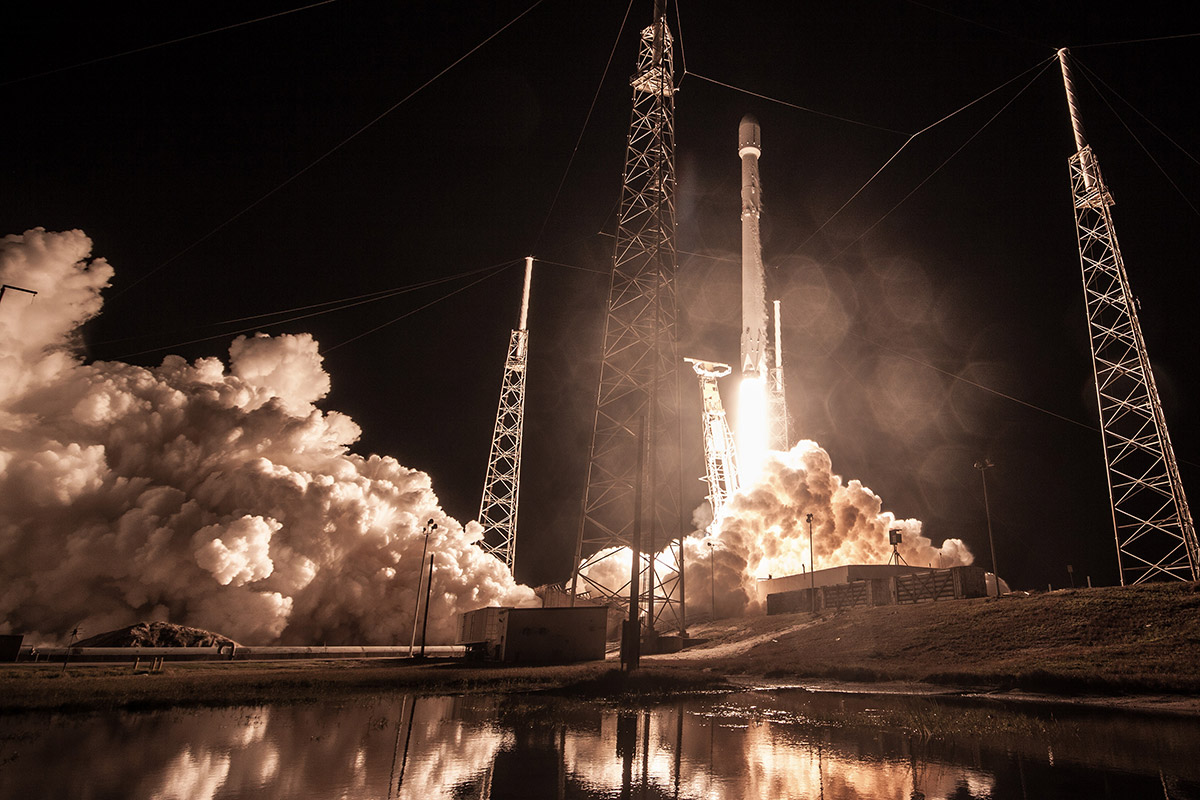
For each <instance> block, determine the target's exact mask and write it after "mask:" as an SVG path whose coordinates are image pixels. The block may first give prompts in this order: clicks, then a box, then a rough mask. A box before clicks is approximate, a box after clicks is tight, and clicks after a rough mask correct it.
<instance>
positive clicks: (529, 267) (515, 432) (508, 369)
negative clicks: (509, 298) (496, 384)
mask: <svg viewBox="0 0 1200 800" xmlns="http://www.w3.org/2000/svg"><path fill="white" fill-rule="evenodd" d="M532 277H533V256H527V257H526V258H525V289H524V291H523V292H522V293H521V319H520V322H519V323H518V325H517V329H516V330H515V331H513V332H512V334H511V335H510V336H509V339H508V358H507V359H506V360H505V362H504V380H503V382H502V383H501V385H500V406H499V408H497V409H496V428H495V430H494V432H493V433H492V450H491V454H490V455H489V456H488V466H487V474H486V475H485V476H484V478H483V499H482V500H481V501H480V503H479V524H480V525H482V526H483V540H482V541H480V543H479V544H480V546H481V547H482V548H483V549H484V552H487V553H491V554H492V555H494V556H495V557H496V558H498V559H500V560H501V561H503V562H504V564H505V566H507V567H508V568H509V570H512V568H513V558H514V557H515V556H516V549H517V500H518V499H519V495H520V491H521V439H522V435H523V431H524V429H525V376H526V366H527V364H528V359H529V329H528V328H527V327H526V323H527V321H528V318H529V282H530V279H531V278H532Z"/></svg>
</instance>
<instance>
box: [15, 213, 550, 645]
mask: <svg viewBox="0 0 1200 800" xmlns="http://www.w3.org/2000/svg"><path fill="white" fill-rule="evenodd" d="M91 246H92V243H91V241H90V240H89V239H88V238H87V237H86V236H85V235H84V234H83V233H82V232H79V231H70V232H66V233H47V232H45V231H44V230H41V229H36V230H32V231H28V232H26V233H25V234H24V235H21V236H8V237H5V238H4V240H3V241H2V242H0V282H2V283H7V284H12V285H16V286H21V287H24V288H27V289H32V290H34V291H37V292H38V294H37V296H36V298H34V300H33V302H32V303H28V302H22V303H11V304H10V302H9V299H10V298H9V296H7V295H6V296H5V299H4V301H3V303H2V304H0V305H2V306H3V307H2V308H0V497H3V498H4V502H3V504H2V505H0V614H2V615H3V616H2V618H3V620H4V622H3V623H2V624H0V632H8V631H15V632H21V633H25V634H27V635H29V638H30V639H32V640H38V639H43V640H47V639H48V640H54V639H58V640H61V639H62V637H63V636H64V635H65V634H66V633H67V632H69V631H70V630H71V629H72V628H73V627H75V626H77V625H78V626H79V627H80V628H81V629H82V631H83V632H84V633H85V634H92V633H99V632H101V631H105V630H109V629H112V628H118V627H121V626H124V625H128V624H132V623H135V622H139V621H143V620H161V621H170V622H177V623H182V624H187V625H195V626H198V627H202V628H208V629H211V630H215V631H217V632H220V633H223V634H225V635H227V636H230V637H232V638H234V639H237V640H239V641H242V642H244V643H248V644H268V643H272V642H276V641H279V642H284V643H303V644H311V643H321V642H326V643H329V644H343V643H346V644H396V643H404V644H407V643H408V640H409V636H410V631H411V627H410V626H411V625H412V612H413V605H414V599H415V592H416V588H417V580H418V578H417V576H418V571H419V570H420V568H421V565H420V564H419V563H418V562H419V560H420V554H421V548H422V544H423V534H422V526H424V525H425V524H426V523H427V521H429V520H432V521H433V522H434V523H436V524H437V529H436V530H435V531H434V532H433V534H432V535H431V536H430V537H429V548H430V552H431V553H433V554H434V561H435V573H434V581H433V592H432V602H431V605H430V615H429V623H430V631H429V637H430V639H431V641H447V640H450V639H451V638H452V636H453V631H454V625H455V615H456V614H457V613H458V612H461V611H464V610H468V609H472V608H477V607H480V606H484V605H488V604H504V605H536V604H537V600H536V598H535V597H534V595H533V592H532V590H530V589H529V588H527V587H524V586H520V585H518V584H516V583H515V582H514V581H513V578H512V575H511V574H510V572H509V571H508V569H507V568H505V567H504V566H503V565H502V564H501V563H500V562H499V561H498V560H496V559H495V558H493V557H491V556H488V555H486V554H484V553H483V552H482V551H481V550H480V549H479V548H478V547H476V546H474V545H473V544H472V543H473V542H474V541H475V540H477V539H478V538H479V537H480V534H481V530H480V528H479V526H478V524H476V523H470V524H469V525H467V526H466V528H464V527H463V526H462V525H460V524H459V523H458V522H457V521H455V520H454V519H451V518H450V517H447V516H446V514H445V512H444V511H442V509H441V508H440V506H439V504H438V499H437V496H436V495H435V494H434V492H433V490H432V488H431V486H430V479H429V476H428V475H426V474H425V473H423V472H420V471H417V470H414V469H409V468H408V467H404V466H402V465H401V464H399V463H398V462H396V461H395V460H394V459H392V458H389V457H386V456H377V455H372V456H369V457H364V456H360V455H357V454H354V453H351V452H350V450H349V446H350V445H351V444H352V443H353V442H354V441H355V440H356V439H357V438H358V436H359V434H360V430H359V428H358V426H357V425H356V424H355V423H354V422H353V421H352V420H351V419H350V418H349V417H347V416H345V415H343V414H340V413H338V412H336V411H323V410H321V409H319V408H317V407H316V406H315V405H314V404H315V403H316V402H318V401H319V400H320V399H321V398H323V397H324V396H325V395H326V394H327V393H328V391H329V388H330V383H329V375H328V374H326V373H325V371H324V370H323V368H322V364H321V361H322V359H321V356H320V354H319V352H318V348H317V343H316V342H315V341H314V340H313V339H312V337H311V336H309V335H307V334H299V335H283V336H276V337H268V336H264V335H261V334H260V335H257V336H254V337H244V336H243V337H238V338H237V339H236V340H235V341H234V342H233V343H232V345H231V346H230V348H229V361H228V365H226V364H225V363H223V362H222V361H221V360H220V359H218V358H202V359H199V360H197V361H195V362H194V363H188V362H186V361H184V360H183V359H182V358H179V357H177V356H168V357H166V358H165V359H164V360H163V362H162V364H161V365H160V366H158V367H155V368H151V369H147V368H143V367H138V366H133V365H130V364H123V363H118V362H96V363H93V364H86V365H85V364H83V363H82V362H81V361H80V360H79V359H78V358H77V357H75V356H74V355H73V354H72V352H71V345H72V343H73V342H74V341H75V340H76V339H77V337H78V334H77V329H78V327H79V326H80V325H81V324H82V323H83V322H85V321H86V320H88V319H89V318H91V317H93V316H95V315H96V314H97V313H99V311H100V306H101V299H100V291H101V289H103V288H104V287H105V286H107V285H108V282H109V280H110V279H111V277H112V275H113V270H112V267H110V266H109V265H108V264H107V263H106V262H105V261H104V260H103V259H99V258H97V259H94V260H90V259H89V256H90V253H91Z"/></svg>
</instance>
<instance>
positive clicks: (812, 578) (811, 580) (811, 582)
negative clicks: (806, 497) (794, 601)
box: [804, 514, 817, 591]
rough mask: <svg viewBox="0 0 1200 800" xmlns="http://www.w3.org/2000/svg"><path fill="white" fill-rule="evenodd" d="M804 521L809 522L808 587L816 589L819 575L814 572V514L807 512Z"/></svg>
mask: <svg viewBox="0 0 1200 800" xmlns="http://www.w3.org/2000/svg"><path fill="white" fill-rule="evenodd" d="M804 521H805V522H807V523H808V588H810V589H812V590H813V591H816V588H817V576H816V575H815V574H813V543H812V514H805V515H804Z"/></svg>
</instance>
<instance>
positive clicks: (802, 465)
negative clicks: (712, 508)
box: [720, 440, 974, 578]
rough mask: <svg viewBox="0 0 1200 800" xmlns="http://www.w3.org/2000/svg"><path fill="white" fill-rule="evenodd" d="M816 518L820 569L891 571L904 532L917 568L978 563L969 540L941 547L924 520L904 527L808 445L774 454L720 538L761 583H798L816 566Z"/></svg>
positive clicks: (734, 502)
mask: <svg viewBox="0 0 1200 800" xmlns="http://www.w3.org/2000/svg"><path fill="white" fill-rule="evenodd" d="M808 514H812V515H813V520H812V543H813V546H812V550H813V554H812V555H813V558H812V563H813V565H814V567H815V568H816V569H824V568H826V567H834V566H839V565H842V564H882V563H885V562H886V561H887V560H888V556H889V555H890V553H891V549H892V548H891V545H890V544H889V543H888V531H889V530H894V529H897V528H898V529H899V530H900V531H901V534H902V537H903V543H902V544H901V545H900V555H901V556H902V557H903V558H904V560H905V561H906V562H907V563H909V564H912V565H914V566H930V565H932V566H935V567H938V566H942V567H952V566H959V565H966V564H970V563H971V561H972V560H973V559H974V557H973V556H972V555H971V553H970V551H969V550H967V547H966V545H965V544H964V543H963V542H962V540H960V539H947V540H946V541H945V542H943V543H942V545H941V547H934V546H933V543H932V542H931V541H930V540H929V539H928V538H926V537H925V536H922V535H921V523H920V521H919V520H915V519H905V520H897V519H896V517H895V516H894V515H893V514H892V513H891V512H888V511H883V501H882V500H881V499H880V498H879V496H878V495H876V494H875V493H874V492H872V491H871V490H870V489H868V488H867V487H865V486H863V485H862V483H860V482H859V481H857V480H851V481H850V482H849V483H843V482H842V478H841V476H840V475H836V474H834V472H833V463H832V461H831V459H830V458H829V454H828V453H827V452H825V451H824V450H823V449H822V448H821V447H820V445H818V444H817V443H816V442H813V441H807V440H806V441H802V442H800V443H798V444H797V445H796V446H795V447H793V448H792V449H791V451H790V452H787V453H772V454H771V455H770V456H769V457H768V459H767V462H766V464H765V465H764V468H763V472H762V475H761V476H760V477H759V479H758V480H757V482H755V483H754V484H753V485H751V486H748V487H746V488H745V489H743V490H742V491H740V492H738V493H737V494H735V495H734V496H733V497H732V498H730V501H729V504H728V507H727V510H726V514H725V518H724V520H722V522H721V531H720V538H721V541H722V542H723V543H725V544H726V545H727V546H728V547H729V548H731V549H733V550H737V551H739V552H741V553H744V557H745V559H746V562H747V569H748V571H749V572H750V573H752V574H753V575H755V576H757V577H760V578H762V577H766V576H767V575H792V574H795V573H797V572H800V571H801V569H802V567H805V566H807V565H808V563H809V546H808V522H807V520H806V517H807V515H808Z"/></svg>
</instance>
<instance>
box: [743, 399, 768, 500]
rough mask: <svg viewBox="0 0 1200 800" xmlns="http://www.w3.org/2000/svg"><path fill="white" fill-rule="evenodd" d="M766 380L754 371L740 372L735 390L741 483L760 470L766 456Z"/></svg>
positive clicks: (754, 477) (748, 482)
mask: <svg viewBox="0 0 1200 800" xmlns="http://www.w3.org/2000/svg"><path fill="white" fill-rule="evenodd" d="M767 431H768V426H767V382H766V380H764V379H763V378H762V377H760V376H758V375H743V376H742V383H741V386H740V388H739V394H738V427H737V440H738V469H739V471H740V473H741V484H742V486H749V485H750V484H752V483H754V482H755V481H757V480H758V477H759V475H760V474H762V467H763V461H764V459H766V457H767V449H768V448H767Z"/></svg>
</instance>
